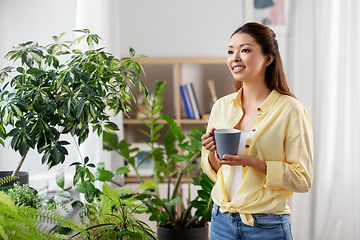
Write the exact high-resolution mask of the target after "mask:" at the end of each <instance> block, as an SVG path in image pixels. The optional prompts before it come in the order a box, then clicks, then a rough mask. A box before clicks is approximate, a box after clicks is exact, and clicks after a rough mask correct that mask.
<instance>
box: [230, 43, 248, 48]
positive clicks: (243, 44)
mask: <svg viewBox="0 0 360 240" xmlns="http://www.w3.org/2000/svg"><path fill="white" fill-rule="evenodd" d="M246 45H249V46H252V45H251V44H250V43H242V44H240V47H243V46H246ZM228 48H233V46H231V45H229V46H228Z"/></svg>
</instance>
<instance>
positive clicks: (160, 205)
mask: <svg viewBox="0 0 360 240" xmlns="http://www.w3.org/2000/svg"><path fill="white" fill-rule="evenodd" d="M151 202H152V203H153V204H154V205H155V206H158V207H162V206H163V205H164V203H165V202H164V201H162V200H160V199H157V198H154V199H151Z"/></svg>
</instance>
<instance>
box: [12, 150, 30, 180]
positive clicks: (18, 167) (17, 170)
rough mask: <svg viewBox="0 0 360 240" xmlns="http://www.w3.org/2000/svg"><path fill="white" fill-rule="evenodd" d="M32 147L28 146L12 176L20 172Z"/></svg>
mask: <svg viewBox="0 0 360 240" xmlns="http://www.w3.org/2000/svg"><path fill="white" fill-rule="evenodd" d="M29 150H30V148H28V150H27V151H26V153H25V154H24V156H22V158H21V159H20V162H19V163H18V165H17V166H16V169H15V171H14V172H13V173H12V175H11V176H12V177H14V176H16V175H17V174H18V172H19V171H20V168H21V166H22V165H23V163H24V161H25V157H26V155H27V154H28V152H29Z"/></svg>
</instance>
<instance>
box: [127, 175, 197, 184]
mask: <svg viewBox="0 0 360 240" xmlns="http://www.w3.org/2000/svg"><path fill="white" fill-rule="evenodd" d="M141 178H142V180H143V181H148V180H151V181H153V178H152V177H141ZM164 181H165V182H166V181H167V180H164ZM171 181H172V182H175V181H176V178H175V177H174V178H171ZM187 181H188V179H187V177H186V176H183V177H182V178H181V182H182V183H185V182H187ZM190 181H191V182H193V180H192V179H191V178H190ZM125 183H139V180H138V178H137V177H129V176H125Z"/></svg>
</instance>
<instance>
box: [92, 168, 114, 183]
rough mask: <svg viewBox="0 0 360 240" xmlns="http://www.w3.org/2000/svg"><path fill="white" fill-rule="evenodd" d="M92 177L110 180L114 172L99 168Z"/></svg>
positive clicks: (103, 180)
mask: <svg viewBox="0 0 360 240" xmlns="http://www.w3.org/2000/svg"><path fill="white" fill-rule="evenodd" d="M94 177H95V180H99V181H102V182H105V181H111V180H112V179H113V177H114V174H113V173H112V172H110V171H108V170H104V169H101V170H97V171H96V172H95V173H94Z"/></svg>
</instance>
